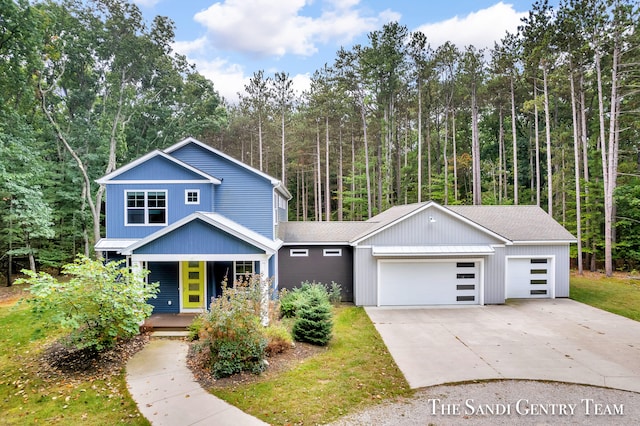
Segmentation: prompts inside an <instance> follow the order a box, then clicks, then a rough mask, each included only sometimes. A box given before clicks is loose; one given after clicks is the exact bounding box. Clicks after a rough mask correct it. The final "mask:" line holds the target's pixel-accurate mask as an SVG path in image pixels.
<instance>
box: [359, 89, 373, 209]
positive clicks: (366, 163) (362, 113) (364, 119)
mask: <svg viewBox="0 0 640 426" xmlns="http://www.w3.org/2000/svg"><path fill="white" fill-rule="evenodd" d="M360 118H361V119H362V133H363V137H364V168H365V176H366V179H367V219H369V218H370V217H371V216H372V204H371V173H370V172H369V143H368V140H367V116H366V111H365V106H364V99H363V100H362V105H361V108H360Z"/></svg>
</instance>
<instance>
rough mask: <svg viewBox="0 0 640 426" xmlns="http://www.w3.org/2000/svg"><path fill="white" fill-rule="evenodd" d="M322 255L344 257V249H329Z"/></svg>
mask: <svg viewBox="0 0 640 426" xmlns="http://www.w3.org/2000/svg"><path fill="white" fill-rule="evenodd" d="M322 255H323V256H336V257H338V256H342V249H341V248H328V249H324V250H322Z"/></svg>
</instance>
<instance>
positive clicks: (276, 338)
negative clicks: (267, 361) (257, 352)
mask: <svg viewBox="0 0 640 426" xmlns="http://www.w3.org/2000/svg"><path fill="white" fill-rule="evenodd" d="M264 332H265V336H266V337H267V346H266V348H265V353H266V354H267V356H273V355H276V354H279V353H282V352H286V351H287V350H289V349H291V348H292V347H293V339H292V338H291V334H289V331H288V330H287V328H286V327H285V326H283V325H281V324H271V325H269V327H267V328H265V330H264Z"/></svg>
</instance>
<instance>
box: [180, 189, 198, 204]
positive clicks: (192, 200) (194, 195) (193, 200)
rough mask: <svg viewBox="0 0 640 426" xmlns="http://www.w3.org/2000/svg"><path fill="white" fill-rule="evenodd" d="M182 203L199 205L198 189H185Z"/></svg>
mask: <svg viewBox="0 0 640 426" xmlns="http://www.w3.org/2000/svg"><path fill="white" fill-rule="evenodd" d="M184 203H185V204H200V190H199V189H187V190H185V191H184Z"/></svg>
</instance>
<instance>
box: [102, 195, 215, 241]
mask: <svg viewBox="0 0 640 426" xmlns="http://www.w3.org/2000/svg"><path fill="white" fill-rule="evenodd" d="M214 188H215V186H214V185H213V184H209V183H198V184H189V183H185V184H163V183H154V184H131V185H129V184H121V185H107V197H106V208H105V215H106V222H107V234H106V235H107V238H143V237H146V236H147V235H150V234H152V233H154V232H156V231H158V230H160V229H162V228H164V226H125V224H124V220H125V192H126V191H131V190H153V189H164V190H166V191H167V215H168V224H169V225H171V224H172V223H174V222H176V221H178V220H180V219H182V218H184V217H185V216H188V215H190V214H191V213H194V212H196V211H204V212H210V211H212V210H213V199H214V194H213V191H214ZM187 189H199V190H200V204H185V198H184V193H185V190H187Z"/></svg>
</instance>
